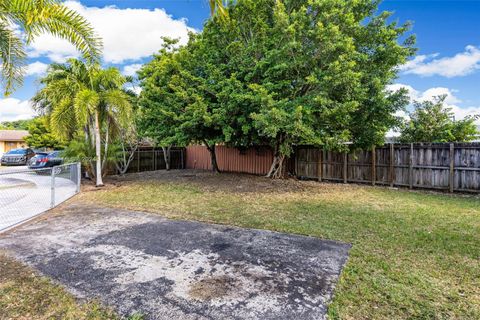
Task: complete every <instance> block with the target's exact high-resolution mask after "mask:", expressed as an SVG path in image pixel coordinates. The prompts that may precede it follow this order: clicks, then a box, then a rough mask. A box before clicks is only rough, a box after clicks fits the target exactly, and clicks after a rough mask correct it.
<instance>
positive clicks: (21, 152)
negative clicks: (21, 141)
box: [0, 148, 35, 166]
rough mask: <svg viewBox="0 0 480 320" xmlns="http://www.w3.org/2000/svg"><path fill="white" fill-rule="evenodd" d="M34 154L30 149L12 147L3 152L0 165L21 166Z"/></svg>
mask: <svg viewBox="0 0 480 320" xmlns="http://www.w3.org/2000/svg"><path fill="white" fill-rule="evenodd" d="M34 156H35V152H33V150H32V149H30V148H26V149H12V150H10V151H8V152H6V153H4V154H3V156H2V158H1V160H0V162H1V164H2V166H22V165H26V164H27V163H28V161H29V160H30V159H31V158H32V157H34Z"/></svg>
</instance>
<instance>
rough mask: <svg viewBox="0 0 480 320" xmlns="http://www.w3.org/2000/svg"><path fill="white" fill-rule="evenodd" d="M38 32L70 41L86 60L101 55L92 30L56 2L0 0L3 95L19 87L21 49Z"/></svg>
mask: <svg viewBox="0 0 480 320" xmlns="http://www.w3.org/2000/svg"><path fill="white" fill-rule="evenodd" d="M18 31H21V32H18ZM41 33H50V34H53V35H55V36H57V37H60V38H63V39H66V40H68V41H70V42H71V43H72V44H73V45H75V47H76V48H77V49H78V50H79V51H80V52H81V53H82V55H83V57H84V58H85V59H87V60H88V61H96V60H97V59H99V57H100V55H101V41H100V39H99V38H98V37H97V36H96V35H95V33H94V30H93V28H92V27H91V26H90V24H89V23H88V22H87V20H86V19H85V18H83V17H82V16H81V15H80V14H78V13H77V12H75V11H73V10H70V9H68V8H67V7H65V6H64V5H63V4H62V3H61V1H60V0H0V62H1V64H2V67H1V82H2V84H3V86H4V89H3V91H4V93H5V95H8V94H10V93H11V92H12V90H14V89H15V88H16V87H17V86H18V85H21V83H22V79H23V74H24V66H25V62H26V52H25V46H26V45H27V44H29V43H31V42H32V40H33V39H34V38H35V37H36V36H38V35H39V34H41Z"/></svg>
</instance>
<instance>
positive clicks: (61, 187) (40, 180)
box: [0, 163, 81, 232]
mask: <svg viewBox="0 0 480 320" xmlns="http://www.w3.org/2000/svg"><path fill="white" fill-rule="evenodd" d="M80 181H81V166H80V163H72V164H65V165H60V166H56V167H52V168H45V169H36V170H28V169H20V170H15V169H12V168H8V169H6V168H0V232H1V231H5V230H7V229H10V228H12V227H13V226H16V225H18V224H20V223H22V222H25V221H27V220H29V219H32V218H34V217H35V216H37V215H39V214H41V213H43V212H45V211H47V210H49V209H51V208H53V207H55V206H57V205H59V204H60V203H62V202H64V201H66V200H67V199H69V198H71V197H72V196H74V195H75V194H77V193H78V192H80Z"/></svg>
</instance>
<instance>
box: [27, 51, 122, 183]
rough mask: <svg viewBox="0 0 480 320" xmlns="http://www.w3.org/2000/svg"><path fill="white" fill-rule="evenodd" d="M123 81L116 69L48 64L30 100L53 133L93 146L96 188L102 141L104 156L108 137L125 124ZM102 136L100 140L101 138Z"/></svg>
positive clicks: (74, 61)
mask: <svg viewBox="0 0 480 320" xmlns="http://www.w3.org/2000/svg"><path fill="white" fill-rule="evenodd" d="M126 81H127V79H126V78H125V77H124V76H122V74H121V73H120V71H119V70H118V69H116V68H108V69H102V68H101V67H100V66H99V65H98V64H89V63H85V62H84V61H82V60H77V59H70V60H69V61H68V62H67V63H66V64H52V65H51V66H50V67H49V69H48V72H47V75H46V76H45V77H44V78H42V79H41V83H42V84H43V85H44V86H43V88H42V89H41V90H40V91H38V92H37V94H36V96H35V97H34V99H33V102H34V103H35V106H36V108H37V109H40V110H42V111H43V113H45V114H48V115H49V116H50V124H51V127H52V130H53V131H54V133H56V134H58V135H59V136H62V137H64V138H65V139H67V140H71V139H72V138H73V137H74V136H75V135H76V134H78V132H83V134H84V136H85V141H86V143H90V144H91V145H92V146H94V147H95V155H96V157H95V160H96V164H95V165H96V168H95V170H94V172H95V177H96V184H97V186H101V185H103V181H102V167H103V166H104V162H102V159H101V158H102V149H101V147H102V142H103V143H104V147H105V149H104V153H103V154H104V156H106V155H107V154H108V146H109V143H110V140H111V138H112V137H111V136H112V135H114V134H115V133H117V132H119V130H120V128H123V127H126V126H128V125H129V123H128V121H129V119H130V118H131V117H130V115H131V110H132V106H131V103H130V97H129V95H128V94H127V93H126V92H125V90H124V88H123V86H124V84H125V83H126ZM102 134H103V137H102Z"/></svg>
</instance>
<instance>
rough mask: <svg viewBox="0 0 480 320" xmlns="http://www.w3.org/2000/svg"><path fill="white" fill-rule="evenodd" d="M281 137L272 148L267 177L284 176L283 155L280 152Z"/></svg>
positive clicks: (276, 177)
mask: <svg viewBox="0 0 480 320" xmlns="http://www.w3.org/2000/svg"><path fill="white" fill-rule="evenodd" d="M281 141H282V140H281V139H279V141H278V142H277V144H276V146H275V150H274V156H273V162H272V166H271V167H270V171H269V172H268V174H267V178H273V179H280V178H283V176H284V162H285V155H282V154H281V153H280V144H281Z"/></svg>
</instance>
